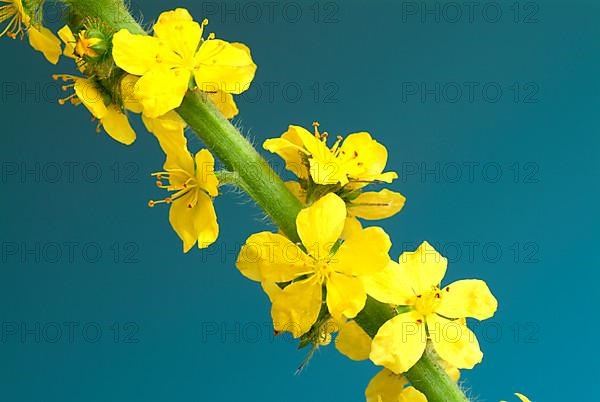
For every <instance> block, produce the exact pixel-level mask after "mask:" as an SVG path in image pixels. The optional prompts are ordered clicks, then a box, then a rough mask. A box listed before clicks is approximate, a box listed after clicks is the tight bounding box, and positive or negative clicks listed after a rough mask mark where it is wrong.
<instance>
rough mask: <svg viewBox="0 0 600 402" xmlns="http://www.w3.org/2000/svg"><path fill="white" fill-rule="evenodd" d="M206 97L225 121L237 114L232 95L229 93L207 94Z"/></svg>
mask: <svg viewBox="0 0 600 402" xmlns="http://www.w3.org/2000/svg"><path fill="white" fill-rule="evenodd" d="M206 96H207V97H208V99H210V100H211V101H212V103H214V104H215V106H216V107H217V109H219V111H220V112H221V113H222V114H223V116H225V118H226V119H233V118H234V117H235V116H237V114H238V113H239V110H238V108H237V105H236V104H235V101H234V100H233V95H231V94H230V93H227V92H223V91H217V92H212V93H207V94H206Z"/></svg>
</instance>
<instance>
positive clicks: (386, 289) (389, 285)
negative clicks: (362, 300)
mask: <svg viewBox="0 0 600 402" xmlns="http://www.w3.org/2000/svg"><path fill="white" fill-rule="evenodd" d="M360 279H361V280H362V282H363V284H364V286H365V290H366V291H367V294H368V295H369V296H371V297H373V298H374V299H376V300H379V301H380V302H382V303H388V304H394V305H396V306H401V305H408V304H409V301H410V300H411V298H412V297H413V296H414V294H413V292H412V289H411V288H410V286H409V285H408V284H407V283H406V282H405V280H404V279H405V278H404V276H402V273H401V271H400V267H399V266H398V263H396V262H394V261H390V262H389V263H388V265H387V266H386V267H385V268H384V269H383V270H381V271H380V272H378V273H375V274H373V275H366V276H361V278H360Z"/></svg>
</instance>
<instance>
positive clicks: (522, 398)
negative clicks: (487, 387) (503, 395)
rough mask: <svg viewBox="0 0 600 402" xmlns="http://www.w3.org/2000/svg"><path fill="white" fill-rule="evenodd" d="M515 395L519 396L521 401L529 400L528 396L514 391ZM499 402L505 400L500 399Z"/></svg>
mask: <svg viewBox="0 0 600 402" xmlns="http://www.w3.org/2000/svg"><path fill="white" fill-rule="evenodd" d="M515 395H516V396H517V398H519V399H520V400H521V402H531V401H530V400H529V398H527V397H526V396H525V395H523V394H519V393H518V392H516V393H515ZM500 402H506V401H500Z"/></svg>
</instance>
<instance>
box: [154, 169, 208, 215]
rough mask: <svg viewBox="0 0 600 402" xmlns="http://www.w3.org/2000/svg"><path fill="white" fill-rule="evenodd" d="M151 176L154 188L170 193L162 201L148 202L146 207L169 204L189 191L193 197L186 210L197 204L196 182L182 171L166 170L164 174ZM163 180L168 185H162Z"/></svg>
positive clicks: (159, 173)
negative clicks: (153, 180) (166, 181)
mask: <svg viewBox="0 0 600 402" xmlns="http://www.w3.org/2000/svg"><path fill="white" fill-rule="evenodd" d="M152 176H154V177H156V186H157V187H159V188H162V189H165V190H167V191H169V192H171V195H169V196H168V197H166V198H163V199H162V200H150V201H148V206H149V207H153V206H155V205H156V204H162V203H165V204H170V203H172V202H173V201H175V200H177V199H178V198H181V197H183V196H184V195H186V194H187V193H189V192H190V191H193V196H192V198H191V199H190V202H189V203H188V205H187V207H188V208H194V207H195V206H196V203H197V202H198V190H199V189H200V188H199V187H198V182H197V181H196V178H195V177H193V176H190V174H189V173H187V172H186V171H185V170H183V169H166V171H164V172H156V173H152ZM163 179H164V180H168V182H169V184H165V183H163Z"/></svg>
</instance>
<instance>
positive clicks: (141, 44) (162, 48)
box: [112, 8, 256, 117]
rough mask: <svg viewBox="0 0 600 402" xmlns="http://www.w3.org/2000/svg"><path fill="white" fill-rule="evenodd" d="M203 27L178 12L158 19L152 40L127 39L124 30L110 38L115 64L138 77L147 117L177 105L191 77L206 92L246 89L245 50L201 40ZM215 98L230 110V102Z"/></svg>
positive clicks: (249, 70)
mask: <svg viewBox="0 0 600 402" xmlns="http://www.w3.org/2000/svg"><path fill="white" fill-rule="evenodd" d="M207 23H208V21H207V20H204V21H203V23H202V24H198V23H197V22H195V21H193V19H192V17H191V15H190V14H189V13H188V11H187V10H185V9H182V8H178V9H176V10H173V11H168V12H164V13H162V14H161V15H160V17H159V18H158V22H157V23H156V24H155V25H154V36H146V35H133V34H131V33H130V32H129V31H127V30H126V29H122V30H121V31H119V32H117V33H116V34H115V35H114V37H113V52H112V53H113V58H114V60H115V63H116V64H117V65H118V66H119V67H120V68H122V69H123V70H125V71H127V72H128V73H130V74H133V75H137V76H141V77H142V78H141V79H140V82H139V92H138V98H139V99H140V101H141V102H142V104H143V107H144V113H145V114H146V115H147V116H149V117H158V116H161V115H164V114H165V113H167V112H169V111H171V110H173V109H176V108H177V107H179V105H181V102H182V100H183V97H184V95H185V93H186V92H187V90H188V88H190V81H191V80H192V79H193V80H194V85H193V87H197V88H198V89H200V90H201V91H203V92H207V93H216V94H220V93H221V92H225V93H228V94H240V93H242V92H243V91H245V90H246V89H247V88H248V87H249V85H250V83H251V82H252V79H253V78H254V73H255V71H256V65H255V64H254V62H253V61H252V57H251V56H250V50H249V49H248V48H247V47H246V46H244V45H243V44H241V43H228V42H225V41H223V40H219V39H214V37H213V35H209V37H208V38H207V39H203V38H202V33H203V28H204V26H206V24H207ZM217 98H219V97H217ZM220 99H222V100H223V102H225V103H226V104H227V105H228V107H229V108H232V105H231V103H232V102H233V100H232V98H229V97H227V96H223V97H222V98H220ZM213 100H214V99H213ZM217 100H218V99H217ZM229 114H230V115H231V113H229Z"/></svg>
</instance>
